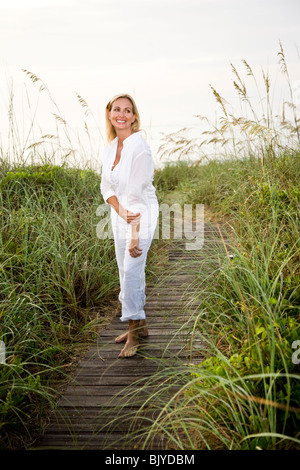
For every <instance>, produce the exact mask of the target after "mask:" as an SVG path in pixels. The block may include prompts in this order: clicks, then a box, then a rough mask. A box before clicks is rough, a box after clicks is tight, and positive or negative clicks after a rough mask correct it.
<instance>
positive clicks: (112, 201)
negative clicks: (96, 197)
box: [106, 196, 141, 234]
mask: <svg viewBox="0 0 300 470" xmlns="http://www.w3.org/2000/svg"><path fill="white" fill-rule="evenodd" d="M106 202H107V203H108V204H109V205H110V206H111V207H113V209H114V210H115V211H116V213H117V214H118V215H119V216H120V217H122V219H124V220H126V222H127V223H128V224H132V229H133V228H134V227H137V224H138V222H139V220H140V216H141V214H140V213H139V212H137V213H136V214H134V213H133V212H131V211H128V210H127V209H124V207H123V206H122V205H121V204H120V203H119V200H118V198H117V197H116V196H111V197H109V198H108V199H107V200H106ZM138 227H139V224H138ZM137 232H138V230H137ZM132 233H133V232H132ZM134 234H136V230H135V231H134Z"/></svg>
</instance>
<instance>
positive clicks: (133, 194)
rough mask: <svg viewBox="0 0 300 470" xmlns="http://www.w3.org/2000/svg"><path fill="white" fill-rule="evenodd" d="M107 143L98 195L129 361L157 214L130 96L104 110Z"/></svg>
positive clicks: (141, 317) (140, 329) (147, 154)
mask: <svg viewBox="0 0 300 470" xmlns="http://www.w3.org/2000/svg"><path fill="white" fill-rule="evenodd" d="M105 116H106V130H107V139H108V145H107V146H106V147H105V149H104V152H103V159H102V179H101V193H102V196H103V199H104V201H105V202H106V203H107V204H109V205H110V206H111V222H112V229H113V235H114V242H115V251H116V258H117V263H118V268H119V278H120V294H119V300H120V302H121V304H122V315H121V321H122V322H125V321H127V322H128V324H129V328H128V331H127V332H126V333H124V334H123V335H121V336H118V337H117V338H116V339H115V341H116V342H117V343H121V342H125V345H124V347H123V349H122V350H121V352H120V354H119V357H132V356H134V355H135V354H136V351H137V349H138V346H139V337H143V336H147V335H148V329H147V326H146V316H145V311H144V305H145V265H146V260H147V253H148V250H149V248H150V245H151V242H152V239H153V236H154V232H155V228H156V224H157V218H158V215H159V208H158V202H157V198H156V194H155V188H154V186H153V184H152V181H153V175H154V163H153V159H152V155H151V151H150V148H149V146H148V144H147V143H146V141H145V140H144V138H143V137H142V133H141V131H140V116H139V113H138V110H137V107H136V104H135V102H134V100H133V98H132V97H131V96H130V95H127V94H123V95H117V96H115V97H114V98H112V100H111V101H109V103H108V104H107V106H106V114H105Z"/></svg>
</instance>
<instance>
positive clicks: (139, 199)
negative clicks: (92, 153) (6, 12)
mask: <svg viewBox="0 0 300 470" xmlns="http://www.w3.org/2000/svg"><path fill="white" fill-rule="evenodd" d="M117 146H118V138H117V137H116V138H115V139H114V140H113V141H112V142H111V143H110V144H108V145H107V146H106V147H105V149H104V152H103V159H102V177H101V185H100V189H101V194H102V196H103V199H104V201H105V202H107V199H108V198H110V197H111V196H116V197H117V199H118V200H119V202H120V204H121V205H122V206H123V207H124V208H125V209H127V210H130V211H132V212H141V213H142V212H143V211H144V210H149V209H150V210H151V212H152V211H153V210H154V211H155V212H156V213H157V212H158V202H157V197H156V194H155V188H154V186H153V184H152V182H153V177H154V162H153V158H152V155H151V150H150V148H149V146H148V144H147V142H146V141H145V140H144V139H143V137H142V135H141V131H139V132H135V133H133V134H131V135H130V136H129V137H127V139H125V140H124V142H123V149H122V152H121V159H120V162H119V163H118V165H117V166H116V167H115V169H114V170H113V171H112V170H111V168H112V166H113V163H114V161H115V158H116V153H117ZM115 172H116V173H115Z"/></svg>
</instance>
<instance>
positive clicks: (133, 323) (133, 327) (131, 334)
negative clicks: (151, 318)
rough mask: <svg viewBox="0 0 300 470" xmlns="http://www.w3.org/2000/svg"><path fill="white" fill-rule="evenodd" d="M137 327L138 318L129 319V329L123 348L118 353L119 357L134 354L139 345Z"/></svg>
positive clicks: (138, 326)
mask: <svg viewBox="0 0 300 470" xmlns="http://www.w3.org/2000/svg"><path fill="white" fill-rule="evenodd" d="M139 328H140V321H139V320H129V331H128V333H127V340H126V343H125V346H124V348H123V349H122V351H121V352H120V354H119V357H132V356H134V355H135V353H136V352H137V349H138V347H139V334H138V330H139Z"/></svg>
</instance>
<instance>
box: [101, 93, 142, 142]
mask: <svg viewBox="0 0 300 470" xmlns="http://www.w3.org/2000/svg"><path fill="white" fill-rule="evenodd" d="M119 98H127V99H129V101H131V104H132V112H133V114H134V115H135V121H134V122H133V123H132V125H131V128H132V132H138V131H139V130H140V125H141V119H140V115H139V112H138V109H137V106H136V104H135V101H134V99H133V98H132V96H130V95H127V94H126V93H125V94H120V95H116V96H114V97H113V98H112V99H111V100H110V101H109V102H108V103H107V105H106V108H105V122H106V135H107V140H108V142H111V141H112V140H113V139H114V138H115V137H116V136H117V134H116V131H115V128H114V126H113V125H112V123H111V122H110V120H109V117H108V116H109V112H110V111H111V108H112V106H113V104H114V102H115V101H117V100H118V99H119Z"/></svg>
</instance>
